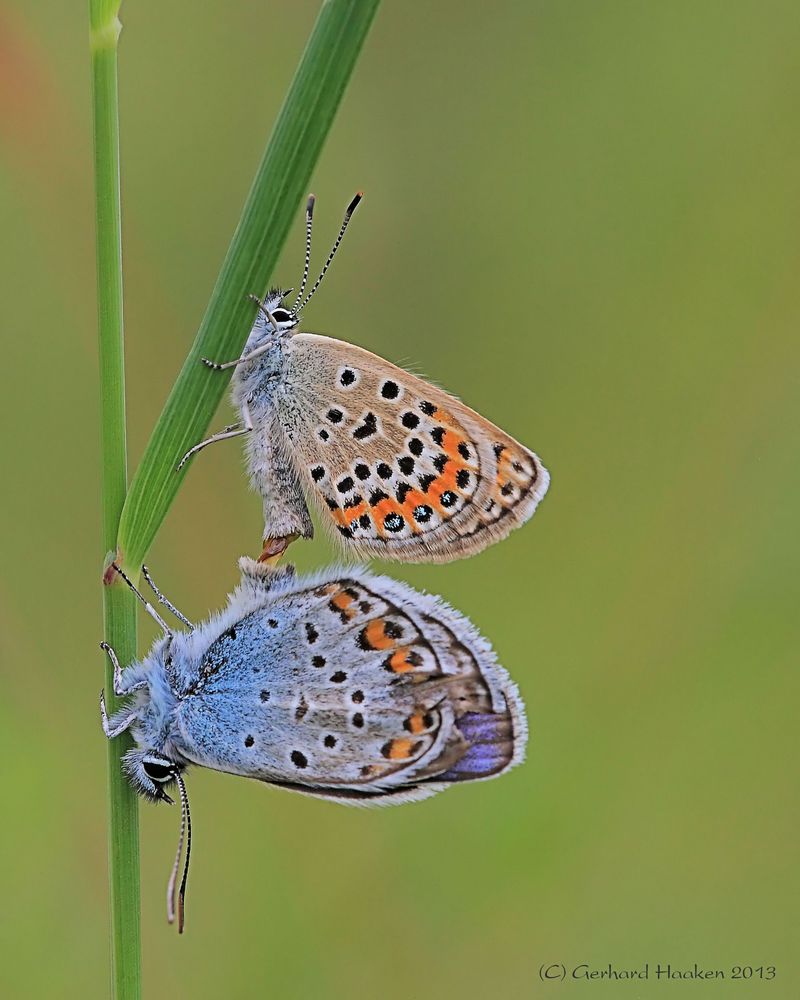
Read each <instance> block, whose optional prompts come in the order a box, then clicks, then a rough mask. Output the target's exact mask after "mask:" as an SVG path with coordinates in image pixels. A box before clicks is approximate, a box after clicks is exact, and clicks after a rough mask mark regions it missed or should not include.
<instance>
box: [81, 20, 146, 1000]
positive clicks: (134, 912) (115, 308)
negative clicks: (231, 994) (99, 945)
mask: <svg viewBox="0 0 800 1000" xmlns="http://www.w3.org/2000/svg"><path fill="white" fill-rule="evenodd" d="M117 9H118V4H114V3H109V2H108V0H98V2H92V3H91V4H90V25H91V34H90V42H91V55H92V108H93V118H94V167H95V199H96V201H95V210H96V211H95V216H96V230H97V306H98V347H99V357H100V418H101V457H102V508H103V535H102V544H103V553H104V554H105V553H106V552H108V551H109V550H113V548H114V546H115V540H116V535H117V525H118V523H119V518H120V515H121V513H122V508H123V504H124V502H125V491H126V483H127V459H126V435H125V363H124V355H123V325H122V239H121V211H120V197H119V114H118V102H117V39H118V37H119V29H120V25H119V21H118V20H117ZM98 572H99V571H98ZM103 617H104V630H105V637H106V641H107V642H108V643H110V645H111V646H113V647H114V649H115V650H116V652H117V654H118V656H119V658H120V661H121V662H122V663H129V662H130V661H131V660H132V659H133V658H134V657H135V655H136V608H135V606H134V599H133V595H132V594H131V593H130V592H129V591H128V590H127V589H126V588H123V587H121V586H119V584H116V583H115V584H112V585H111V586H108V587H104V588H103ZM112 681H113V677H112V671H111V665H110V663H109V662H108V660H106V672H105V690H106V694H107V698H108V700H109V708H110V709H112V710H113V709H114V707H115V699H114V696H113V684H112ZM130 745H131V740H130V737H129V736H127V735H125V736H122V737H120V738H118V739H116V740H113V741H109V743H108V803H109V816H108V862H109V883H110V903H111V969H112V989H113V995H114V996H115V997H117V998H118V1000H136V998H138V997H139V996H141V936H140V916H139V814H138V797H137V795H136V793H135V792H134V791H133V789H132V788H131V786H130V785H129V784H128V782H127V780H126V779H125V776H124V775H123V773H122V768H121V767H120V757H121V755H122V754H123V753H124V752H125V750H127V748H128V747H129V746H130Z"/></svg>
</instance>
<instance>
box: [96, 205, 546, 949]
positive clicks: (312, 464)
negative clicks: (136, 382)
mask: <svg viewBox="0 0 800 1000" xmlns="http://www.w3.org/2000/svg"><path fill="white" fill-rule="evenodd" d="M359 198H360V196H357V197H356V198H355V199H354V200H353V202H352V203H351V204H350V206H349V207H348V210H347V213H346V214H345V219H344V222H343V224H342V227H341V230H340V232H339V236H338V238H337V240H336V242H335V243H334V246H333V249H332V250H331V252H330V254H329V256H328V259H327V261H326V263H325V266H324V268H323V269H322V272H321V274H320V276H319V278H318V279H317V281H316V283H315V284H314V286H313V287H312V288H311V290H310V292H309V293H308V294H307V295H306V296H305V298H303V295H304V292H305V288H306V284H307V281H308V273H309V262H310V253H311V222H312V214H313V206H314V201H313V197H312V198H310V199H309V202H308V208H307V213H306V220H307V225H306V255H305V267H304V271H303V280H302V284H301V287H300V291H299V294H298V296H297V298H296V299H295V301H294V303H293V304H292V306H291V307H286V306H285V305H284V298H285V296H286V294H287V293H285V292H278V291H276V292H271V293H270V294H269V295H268V296H267V298H266V300H265V301H264V302H259V303H258V306H259V315H258V316H257V318H256V322H255V325H254V326H253V329H252V331H251V334H250V337H249V339H248V341H247V344H246V346H245V349H244V351H243V353H242V355H241V357H240V358H239V359H237V360H236V361H233V362H228V363H225V364H215V363H212V362H208V361H207V362H206V363H207V364H209V365H210V367H212V368H215V369H218V370H221V369H225V368H235V369H236V371H235V374H234V378H233V399H234V402H235V404H236V406H237V407H238V409H239V411H240V414H241V420H240V422H239V423H238V424H236V425H233V426H231V427H228V428H226V429H225V430H224V431H223V432H221V433H219V434H216V435H214V436H213V437H211V438H208V439H207V440H206V441H203V442H201V443H200V444H198V445H196V446H195V447H194V448H193V449H192V450H191V451H190V452H189V453H188V454H187V455H186V456H185V457H184V459H183V461H182V463H181V464H183V462H185V461H186V460H187V459H188V458H189V457H190V456H191V455H193V454H195V453H196V452H198V451H200V450H201V449H202V448H204V447H205V446H206V445H208V444H210V443H212V442H214V441H219V440H223V439H226V438H230V437H236V436H239V435H247V454H248V464H249V470H250V477H251V480H252V482H253V485H254V486H255V488H256V489H257V490H258V492H259V493H260V494H261V496H262V498H263V502H264V520H265V530H264V546H263V551H262V553H261V559H260V560H259V561H258V562H254V561H253V560H250V559H243V560H241V562H240V565H241V569H242V580H241V583H240V585H239V587H238V589H237V590H236V591H235V592H234V593H233V594H232V595H231V596H230V598H229V599H228V605H227V607H226V608H225V609H224V610H223V611H222V612H221V613H219V614H218V615H216V616H213V617H212V618H210V619H209V620H208V621H207V622H204V623H203V624H201V625H198V626H195V625H193V624H192V623H191V622H190V621H189V620H188V618H186V617H185V616H184V615H182V614H181V613H180V612H179V611H178V610H177V608H176V607H175V605H174V604H172V602H170V601H169V600H168V599H167V598H166V597H164V595H163V594H161V593H160V592H159V591H158V590H157V588H156V587H155V585H154V584H153V582H152V580H151V578H150V577H149V575H148V573H147V571H146V570H145V571H144V574H145V578H146V579H147V581H148V583H150V585H151V587H152V589H153V591H154V593H155V596H156V598H157V600H158V601H159V603H161V604H162V605H164V606H165V607H166V608H167V609H168V610H169V611H170V612H171V613H172V614H173V615H175V616H176V617H177V618H178V619H179V620H180V621H181V622H182V624H183V625H184V626H185V627H186V629H187V631H186V632H173V631H172V630H171V629H170V628H169V627H168V625H167V624H166V622H165V621H164V620H163V619H162V618H161V616H160V615H159V613H158V612H157V611H156V610H155V608H154V607H153V606H152V605H150V604H149V603H148V602H147V601H146V600H145V599H144V598H143V597H142V595H141V594H140V593H139V591H138V590H137V589H136V587H135V585H134V584H133V582H132V581H131V580H129V579H128V578H127V576H125V575H124V573H122V570H119V568H118V567H115V568H116V569H117V570H118V572H119V573H120V575H122V576H123V577H124V579H125V580H126V582H127V583H128V584H129V586H131V587H132V589H133V590H134V592H135V593H136V595H137V597H138V598H139V599H140V600H141V601H142V603H143V604H144V605H145V607H146V609H147V611H148V612H149V613H150V614H151V615H152V616H153V618H155V620H156V621H157V622H158V624H159V625H160V627H161V628H162V630H163V633H164V634H163V636H162V638H160V639H159V640H157V641H156V643H155V644H154V646H153V648H152V649H151V651H150V653H149V654H148V656H147V657H146V658H145V659H144V660H142V661H140V662H137V663H134V664H132V665H131V666H129V667H127V668H126V669H122V667H121V666H120V664H119V663H118V662H117V659H116V656H115V654H114V651H113V650H112V649H111V648H110V647H108V646H107V645H105V644H104V648H105V649H106V650H107V652H108V654H109V656H110V657H111V659H112V662H113V664H114V691H115V694H117V695H118V696H123V695H129V694H130V695H133V694H135V695H136V697H135V700H134V701H133V702H132V703H129V704H127V705H125V706H123V707H122V708H121V709H120V710H119V711H117V712H116V713H115V714H114V715H112V716H111V717H108V715H107V713H106V709H105V703H104V700H103V699H102V696H101V715H102V721H103V729H104V732H105V733H106V735H107V736H108V737H109V738H110V739H111V738H113V737H115V736H118V735H119V734H120V733H122V732H124V731H126V730H128V729H130V730H131V731H132V733H133V735H134V737H135V740H136V744H137V746H136V748H135V749H133V750H131V751H129V752H128V753H127V754H126V755H125V758H124V762H123V763H124V767H125V770H126V773H127V775H128V777H129V779H130V780H131V782H132V784H133V785H134V787H135V788H136V789H137V791H139V792H140V793H141V794H142V795H144V796H145V797H147V798H149V799H151V800H153V801H167V802H172V799H171V798H170V797H169V795H168V794H167V792H166V788H167V787H169V786H170V785H171V784H176V785H177V787H178V791H179V793H180V799H181V809H182V823H181V836H180V840H179V843H178V851H177V855H176V858H175V864H174V866H173V870H172V874H171V876H170V882H169V889H168V894H167V896H168V917H169V919H170V920H172V919H173V918H174V916H175V912H176V900H177V912H178V915H179V926H180V929H181V930H182V929H183V897H184V891H185V887H186V877H187V872H188V864H189V853H190V849H191V824H190V818H189V800H188V796H187V793H186V786H185V783H184V778H183V773H184V771H185V769H186V767H187V766H188V765H190V764H197V765H199V766H204V767H210V768H213V769H215V770H218V771H223V772H227V773H231V774H240V775H244V776H247V777H251V778H255V779H257V780H260V781H263V782H266V783H269V784H273V785H278V786H280V787H283V788H288V789H292V790H294V791H298V792H304V793H306V794H311V795H316V796H319V797H322V798H328V799H333V800H336V801H339V802H347V803H351V804H360V805H371V804H385V803H392V802H407V801H413V800H415V799H420V798H424V797H426V796H429V795H432V794H434V793H435V792H437V791H440V790H441V789H443V788H446V787H448V786H449V785H452V784H457V783H460V782H463V781H474V780H481V779H485V778H492V777H496V776H497V775H499V774H502V773H504V772H505V771H507V770H508V769H509V768H510V767H512V766H514V764H516V763H518V762H519V761H520V760H521V759H522V757H523V755H524V751H525V744H526V740H527V728H526V720H525V713H524V707H523V705H522V702H521V700H520V698H519V695H518V693H517V689H516V686H515V685H514V683H513V682H512V681H511V679H510V678H509V676H508V674H507V673H506V671H505V670H504V669H503V668H502V667H501V666H500V665H499V664H498V663H497V662H496V660H495V657H494V654H493V653H492V650H491V647H490V646H489V644H488V642H486V640H485V639H484V638H483V637H482V636H481V635H480V634H479V633H478V631H477V630H476V629H475V627H474V626H473V625H472V623H471V622H470V621H469V620H468V619H466V618H464V617H463V616H462V615H460V614H459V613H458V612H457V611H455V610H453V609H452V608H450V607H449V606H448V605H447V604H445V603H444V602H443V601H441V600H440V599H439V598H436V597H432V596H430V595H427V594H422V593H420V592H418V591H415V590H413V589H412V588H410V587H408V586H406V585H403V584H399V583H397V582H395V581H393V580H391V579H389V578H387V577H382V576H374V575H371V574H369V573H366V572H364V571H361V570H335V569H333V570H327V571H325V572H323V573H321V574H319V575H318V576H316V577H312V578H306V579H297V578H296V577H295V575H294V571H293V569H292V568H291V567H286V568H284V569H282V570H277V569H275V568H274V567H273V566H272V565H271V564H272V563H274V561H275V559H276V557H278V556H280V555H281V554H282V553H283V551H284V550H285V549H286V547H287V546H288V545H289V543H290V542H291V541H292V540H293V539H295V538H298V537H304V538H310V537H311V536H312V534H313V526H312V523H311V519H310V516H309V511H308V507H307V506H306V501H305V498H306V496H309V497H310V498H311V499H312V502H313V503H314V505H315V506H316V507H317V509H318V510H319V511H320V512H321V515H322V518H323V520H324V522H325V523H326V524H327V525H328V526H329V527H330V528H332V529H333V531H334V532H335V535H336V537H337V538H338V539H339V540H340V541H341V543H342V545H343V546H344V548H345V550H346V551H348V552H352V553H353V554H355V555H357V556H380V557H383V558H388V559H398V560H402V561H407V562H424V561H431V562H445V561H448V560H452V559H456V558H460V557H462V556H467V555H470V554H472V553H474V552H478V551H480V550H482V549H483V548H485V547H486V546H487V545H489V544H490V543H491V542H493V541H498V540H499V539H501V538H504V537H505V536H506V535H507V534H508V533H509V532H510V531H511V530H512V528H514V527H516V526H518V525H520V524H522V523H524V522H525V521H526V520H527V519H528V518H529V517H530V516H531V515H532V514H533V511H534V510H535V508H536V505H537V504H538V502H539V500H541V498H542V497H543V496H544V494H545V492H546V490H547V485H548V475H547V472H546V470H545V469H544V467H543V466H542V464H541V462H540V461H539V459H538V458H537V457H536V455H534V454H533V452H531V451H528V450H527V449H526V448H524V447H523V446H522V445H520V444H519V443H518V442H516V441H515V440H514V439H513V438H511V437H509V436H508V435H507V434H506V433H505V432H504V431H501V430H500V429H499V428H497V427H495V426H494V425H493V424H491V423H490V422H489V421H488V420H486V419H484V418H483V417H482V416H480V414H478V413H476V412H475V411H474V410H470V409H469V408H468V407H467V406H465V405H463V404H462V403H460V402H459V401H458V400H456V399H455V398H453V397H452V396H450V395H448V394H447V393H446V392H444V391H443V390H441V389H437V388H435V387H434V386H431V385H430V384H428V383H427V382H425V381H423V380H422V379H420V378H417V377H415V376H413V375H410V374H409V373H408V372H405V371H403V370H402V369H400V368H397V367H395V366H394V365H392V364H390V363H389V362H387V361H384V360H383V359H382V358H379V357H377V356H376V355H374V354H370V353H369V352H368V351H365V350H362V349H361V348H358V347H354V346H352V345H350V344H346V343H343V342H342V341H338V340H332V339H330V338H328V337H321V336H316V335H314V334H307V333H299V332H297V327H298V324H299V313H300V311H301V309H302V308H303V307H304V306H305V305H306V304H307V302H308V300H309V299H310V298H311V296H312V295H313V294H314V292H315V291H316V289H317V288H318V287H319V284H320V282H321V281H322V278H323V277H324V275H325V272H326V271H327V269H328V267H329V266H330V263H331V261H332V259H333V257H334V255H335V253H336V250H337V248H338V246H339V244H340V242H341V239H342V237H343V235H344V232H345V229H346V228H347V224H348V222H349V219H350V216H351V214H352V212H353V210H354V209H355V206H356V205H357V203H358V200H359ZM184 844H185V847H186V850H185V858H184V867H183V876H182V879H181V882H180V887H179V888H178V883H177V879H178V872H179V870H180V859H181V856H182V854H183V850H184Z"/></svg>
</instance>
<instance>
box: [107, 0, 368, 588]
mask: <svg viewBox="0 0 800 1000" xmlns="http://www.w3.org/2000/svg"><path fill="white" fill-rule="evenodd" d="M378 3H379V0H327V2H325V3H324V4H323V6H322V9H321V11H320V14H319V17H318V19H317V22H316V24H315V26H314V30H313V32H312V34H311V37H310V39H309V41H308V44H307V46H306V49H305V52H304V53H303V57H302V60H301V62H300V65H299V67H298V69H297V72H296V74H295V77H294V80H293V81H292V84H291V87H290V89H289V92H288V94H287V96H286V100H285V101H284V104H283V107H282V109H281V112H280V114H279V116H278V119H277V122H276V124H275V127H274V130H273V132H272V136H271V138H270V141H269V144H268V146H267V149H266V152H265V154H264V158H263V159H262V161H261V165H260V166H259V168H258V172H257V174H256V177H255V180H254V182H253V186H252V188H251V190H250V194H249V195H248V198H247V202H246V204H245V206H244V210H243V212H242V216H241V219H240V220H239V224H238V226H237V228H236V231H235V233H234V236H233V240H232V242H231V245H230V247H229V249H228V253H227V255H226V257H225V260H224V262H223V265H222V270H221V271H220V274H219V277H218V279H217V282H216V285H215V287H214V290H213V292H212V294H211V299H210V301H209V304H208V308H207V309H206V313H205V316H204V317H203V320H202V322H201V324H200V329H199V331H198V334H197V337H196V338H195V341H194V344H193V346H192V349H191V351H190V353H189V356H188V358H187V359H186V362H185V364H184V366H183V368H182V369H181V372H180V374H179V375H178V379H177V381H176V383H175V385H174V387H173V389H172V392H171V393H170V395H169V398H168V399H167V403H166V405H165V407H164V410H163V412H162V414H161V417H160V418H159V421H158V423H157V425H156V428H155V430H154V432H153V435H152V437H151V438H150V441H149V443H148V445H147V448H146V449H145V453H144V456H143V457H142V461H141V463H140V465H139V468H138V470H137V472H136V474H135V476H134V479H133V482H132V484H131V488H130V491H129V493H128V498H127V500H126V502H125V507H124V510H123V512H122V519H121V522H120V528H119V535H118V546H119V550H120V553H121V557H122V560H123V562H124V564H125V565H126V566H127V567H129V568H130V570H131V572H136V571H138V568H139V566H140V564H141V562H142V560H143V559H144V558H145V555H146V553H147V550H148V548H149V546H150V544H151V542H152V541H153V538H154V537H155V534H156V531H157V530H158V528H159V526H160V524H161V522H162V521H163V520H164V517H165V516H166V513H167V511H168V509H169V507H170V504H171V503H172V501H173V499H174V498H175V495H176V493H177V491H178V488H179V486H180V484H181V482H182V480H183V477H184V475H185V473H186V467H184V469H182V470H181V472H176V471H175V470H176V466H177V464H178V462H179V461H180V459H181V458H182V456H183V455H184V454H185V453H186V452H187V451H188V450H189V448H190V447H192V445H194V444H197V442H198V441H200V440H201V439H202V437H203V435H204V434H205V432H206V429H207V427H208V424H209V422H210V420H211V417H212V416H213V414H214V412H215V410H216V409H217V406H218V405H219V402H220V400H221V398H222V395H223V393H224V392H225V388H226V386H227V384H228V381H229V378H230V372H224V373H223V372H212V371H210V370H209V369H207V368H206V367H204V366H203V365H202V364H201V362H200V358H201V357H202V356H205V357H211V358H214V359H221V360H223V361H227V360H229V359H230V358H233V357H236V356H238V354H239V353H240V351H241V349H242V346H243V344H244V342H245V339H246V337H247V334H248V331H249V329H250V326H251V324H252V322H253V317H254V306H253V303H252V302H249V301H248V300H247V295H248V294H249V293H256V294H263V292H264V291H265V290H266V288H267V284H268V281H269V279H270V276H271V274H272V271H273V269H274V267H275V264H276V263H277V260H278V256H279V254H280V252H281V249H282V248H283V244H284V242H285V240H286V236H287V234H288V232H289V228H290V225H291V223H292V220H293V218H294V216H295V213H296V212H297V210H298V206H299V204H300V201H301V198H302V197H303V195H304V194H305V193H306V191H307V186H308V183H309V181H310V179H311V173H312V170H313V169H314V165H315V163H316V162H317V159H318V157H319V154H320V152H321V150H322V146H323V143H324V141H325V138H326V136H327V134H328V132H329V130H330V128H331V125H332V124H333V119H334V116H335V113H336V110H337V108H338V106H339V103H340V101H341V99H342V96H343V94H344V90H345V87H346V85H347V82H348V80H349V79H350V76H351V74H352V72H353V68H354V66H355V63H356V60H357V58H358V54H359V52H360V50H361V46H362V44H363V42H364V39H365V37H366V35H367V32H368V30H369V27H370V24H371V23H372V19H373V17H374V15H375V12H376V10H377V8H378Z"/></svg>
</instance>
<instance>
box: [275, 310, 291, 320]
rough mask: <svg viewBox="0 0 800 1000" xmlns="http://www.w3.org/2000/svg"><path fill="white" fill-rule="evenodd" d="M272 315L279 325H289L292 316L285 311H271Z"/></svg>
mask: <svg viewBox="0 0 800 1000" xmlns="http://www.w3.org/2000/svg"><path fill="white" fill-rule="evenodd" d="M272 315H273V316H274V317H275V319H276V320H277V321H278V322H279V323H289V322H291V320H292V314H291V313H290V312H289V311H288V310H287V309H273V310H272Z"/></svg>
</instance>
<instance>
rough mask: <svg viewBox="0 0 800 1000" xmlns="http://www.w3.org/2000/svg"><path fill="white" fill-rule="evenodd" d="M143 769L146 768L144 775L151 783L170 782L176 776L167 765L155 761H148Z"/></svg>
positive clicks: (143, 765)
mask: <svg viewBox="0 0 800 1000" xmlns="http://www.w3.org/2000/svg"><path fill="white" fill-rule="evenodd" d="M142 767H143V768H144V773H145V774H146V775H147V777H148V778H150V780H151V781H158V782H165V781H170V780H171V779H172V777H173V776H174V775H173V769H172V768H171V767H169V766H168V765H166V764H156V763H155V762H154V761H150V760H146V761H144V763H143V764H142Z"/></svg>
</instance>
